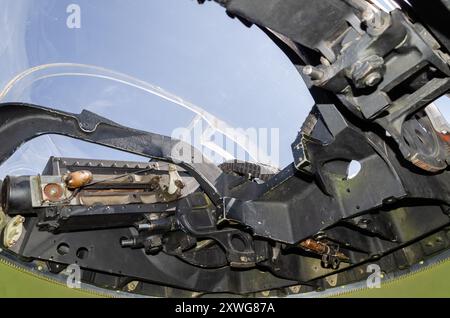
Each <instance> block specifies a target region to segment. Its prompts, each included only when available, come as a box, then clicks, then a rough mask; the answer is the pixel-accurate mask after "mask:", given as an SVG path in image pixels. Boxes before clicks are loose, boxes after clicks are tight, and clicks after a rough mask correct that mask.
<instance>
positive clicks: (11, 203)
mask: <svg viewBox="0 0 450 318" xmlns="http://www.w3.org/2000/svg"><path fill="white" fill-rule="evenodd" d="M1 202H2V208H3V211H4V212H5V213H6V214H8V215H17V214H22V215H24V214H32V213H35V211H34V210H33V205H32V200H31V185H30V176H20V177H12V176H7V177H6V178H5V180H3V184H2V198H1Z"/></svg>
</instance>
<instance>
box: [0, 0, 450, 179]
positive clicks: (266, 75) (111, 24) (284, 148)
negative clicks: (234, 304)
mask: <svg viewBox="0 0 450 318" xmlns="http://www.w3.org/2000/svg"><path fill="white" fill-rule="evenodd" d="M71 3H75V4H77V5H79V6H80V8H81V28H80V29H69V28H68V27H67V25H66V19H67V16H68V13H67V12H66V8H67V6H68V5H69V4H71ZM0 36H1V38H2V39H5V40H4V41H3V43H0V64H1V68H2V70H3V71H2V73H1V75H0V85H1V86H4V85H5V84H6V83H7V82H8V81H10V80H11V78H13V77H14V76H15V75H17V74H19V73H21V72H23V71H25V70H27V69H29V68H30V67H34V66H38V65H45V64H53V63H78V64H80V63H81V64H88V65H95V66H98V67H102V68H106V69H108V70H113V71H116V72H120V73H123V74H126V75H128V76H132V77H134V78H136V79H139V80H141V81H144V82H146V83H148V84H151V85H155V86H159V87H161V88H163V89H164V90H167V91H169V92H172V93H173V94H175V95H177V96H179V97H181V98H183V99H185V100H188V101H190V102H192V103H193V104H195V105H197V106H199V107H201V108H203V109H205V110H206V111H207V112H209V113H210V114H212V115H214V116H216V117H218V118H220V119H221V120H223V121H225V122H226V123H227V124H228V125H229V126H232V127H239V128H244V129H246V128H250V127H255V128H278V129H279V131H280V166H284V165H286V164H288V163H289V162H291V161H292V157H291V151H290V144H291V142H292V140H293V139H294V138H295V136H296V134H297V131H298V129H299V128H300V126H301V124H302V122H303V120H304V118H305V117H306V115H307V114H308V112H309V110H310V109H311V106H312V104H313V101H312V98H311V97H310V95H309V92H308V91H307V89H306V87H305V85H304V83H303V82H302V80H301V78H300V76H299V75H298V73H297V71H296V70H295V69H294V67H293V66H292V65H291V64H290V62H289V61H288V59H287V58H286V57H285V56H284V54H283V53H282V52H281V51H280V50H279V49H278V48H277V47H276V46H275V45H274V44H273V43H272V42H271V41H270V40H269V39H268V38H267V37H266V35H265V34H263V33H262V32H261V31H260V30H259V29H257V28H256V27H252V28H246V27H245V26H244V25H242V24H241V23H240V22H239V21H238V20H233V19H230V18H229V17H228V16H227V15H226V14H225V12H224V9H223V8H222V7H220V6H219V5H217V4H214V3H210V2H207V3H206V4H204V5H198V4H197V2H196V1H192V0H133V1H123V0H71V1H66V0H39V1H33V0H21V1H17V0H2V1H1V3H0ZM54 70H56V69H54ZM64 70H65V71H67V72H69V71H70V72H71V73H76V72H79V73H81V72H82V71H85V69H80V68H66V69H64ZM64 70H60V71H61V72H63V71H64ZM52 72H53V71H52V70H44V71H40V72H37V73H36V74H32V75H30V76H28V77H26V78H25V79H23V80H22V81H20V82H18V83H17V84H16V85H15V86H14V87H13V89H11V91H10V92H8V94H6V96H4V98H3V100H2V101H11V100H14V101H27V102H33V103H37V104H42V105H47V106H51V107H55V108H59V109H62V110H67V111H71V112H79V111H81V109H89V110H92V111H94V112H96V113H98V114H100V115H102V116H106V117H108V118H111V119H112V120H114V121H117V122H119V123H121V124H124V125H129V126H132V127H135V128H138V129H143V130H147V131H154V132H158V133H162V134H167V135H170V134H171V132H172V130H173V129H174V128H176V127H184V126H187V125H189V123H190V122H191V120H192V118H193V114H192V113H191V112H190V111H187V110H185V109H183V108H180V107H179V106H176V105H175V104H173V103H170V102H167V101H165V100H163V99H161V98H159V97H156V96H154V95H151V94H149V93H148V92H145V91H142V90H139V89H136V88H133V87H130V86H127V85H123V84H121V83H119V82H114V81H111V80H108V79H99V78H98V77H97V78H93V77H80V76H58V77H53V76H49V75H51V74H52ZM439 106H444V103H440V104H439ZM441 108H442V107H441ZM446 114H447V112H446ZM448 114H449V115H450V113H448ZM49 155H58V156H79V157H94V158H116V159H138V158H137V157H136V156H130V155H125V154H120V153H117V152H115V151H112V150H107V149H100V150H99V148H97V147H93V146H91V145H87V144H85V143H82V142H78V141H73V140H69V139H67V138H64V137H58V136H52V137H39V139H38V140H35V141H32V142H29V143H27V144H26V146H25V147H22V148H21V150H20V151H19V152H18V153H17V154H16V155H15V156H14V158H11V160H9V161H8V163H7V165H5V166H4V167H2V168H0V177H1V176H2V174H5V173H37V172H39V171H40V169H41V168H42V166H43V165H44V164H45V161H46V158H47V157H48V156H49Z"/></svg>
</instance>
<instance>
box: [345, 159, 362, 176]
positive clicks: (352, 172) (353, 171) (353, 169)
mask: <svg viewBox="0 0 450 318" xmlns="http://www.w3.org/2000/svg"><path fill="white" fill-rule="evenodd" d="M360 171H361V163H360V162H359V161H357V160H352V161H350V163H349V164H348V167H347V179H348V180H350V179H353V178H354V177H356V176H357V175H358V173H359V172H360Z"/></svg>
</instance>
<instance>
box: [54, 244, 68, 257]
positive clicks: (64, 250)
mask: <svg viewBox="0 0 450 318" xmlns="http://www.w3.org/2000/svg"><path fill="white" fill-rule="evenodd" d="M56 251H57V252H58V254H59V255H67V254H69V252H70V246H69V244H67V243H60V244H58V246H57V247H56Z"/></svg>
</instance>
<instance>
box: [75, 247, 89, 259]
mask: <svg viewBox="0 0 450 318" xmlns="http://www.w3.org/2000/svg"><path fill="white" fill-rule="evenodd" d="M88 255H89V250H88V249H87V248H86V247H80V248H79V249H77V257H78V258H79V259H85V258H87V257H88Z"/></svg>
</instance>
